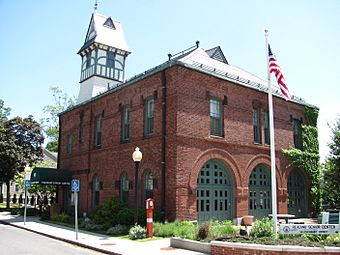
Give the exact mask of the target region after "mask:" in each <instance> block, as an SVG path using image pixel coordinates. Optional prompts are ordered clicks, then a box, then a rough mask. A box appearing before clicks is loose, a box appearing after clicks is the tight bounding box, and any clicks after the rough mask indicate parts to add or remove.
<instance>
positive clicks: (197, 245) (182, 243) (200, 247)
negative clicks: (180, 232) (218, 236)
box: [170, 237, 211, 254]
mask: <svg viewBox="0 0 340 255" xmlns="http://www.w3.org/2000/svg"><path fill="white" fill-rule="evenodd" d="M170 246H171V247H174V248H180V249H185V250H191V251H197V252H203V253H207V254H210V253H211V251H210V243H202V242H199V241H192V240H187V239H181V238H177V237H172V238H171V239H170Z"/></svg>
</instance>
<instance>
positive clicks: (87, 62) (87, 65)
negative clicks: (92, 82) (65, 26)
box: [86, 52, 91, 68]
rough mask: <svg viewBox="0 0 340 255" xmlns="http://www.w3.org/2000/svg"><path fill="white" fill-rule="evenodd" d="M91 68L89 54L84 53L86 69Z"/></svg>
mask: <svg viewBox="0 0 340 255" xmlns="http://www.w3.org/2000/svg"><path fill="white" fill-rule="evenodd" d="M90 66H91V52H88V53H86V68H88V67H90Z"/></svg>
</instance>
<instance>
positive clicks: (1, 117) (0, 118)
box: [0, 99, 11, 125]
mask: <svg viewBox="0 0 340 255" xmlns="http://www.w3.org/2000/svg"><path fill="white" fill-rule="evenodd" d="M10 112H11V108H9V107H5V103H4V100H2V99H0V125H3V123H4V122H5V121H6V120H7V117H8V116H9V114H10Z"/></svg>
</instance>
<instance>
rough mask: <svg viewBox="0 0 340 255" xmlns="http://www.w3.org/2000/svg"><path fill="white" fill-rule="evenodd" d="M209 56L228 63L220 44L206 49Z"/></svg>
mask: <svg viewBox="0 0 340 255" xmlns="http://www.w3.org/2000/svg"><path fill="white" fill-rule="evenodd" d="M205 52H206V53H207V54H208V55H209V57H211V58H213V59H216V60H218V61H220V62H222V63H225V64H228V61H227V59H226V58H225V56H224V54H223V51H222V49H221V47H220V46H217V47H214V48H212V49H209V50H206V51H205Z"/></svg>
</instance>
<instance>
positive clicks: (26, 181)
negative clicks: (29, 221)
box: [24, 180, 31, 225]
mask: <svg viewBox="0 0 340 255" xmlns="http://www.w3.org/2000/svg"><path fill="white" fill-rule="evenodd" d="M30 186H31V181H30V180H25V209H24V225H26V213H27V189H28V188H29V187H30Z"/></svg>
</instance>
